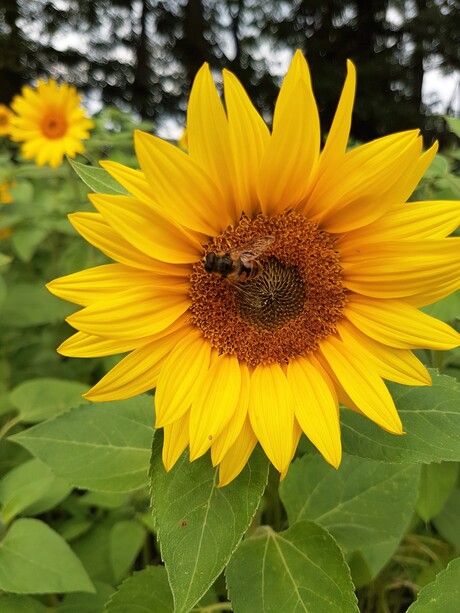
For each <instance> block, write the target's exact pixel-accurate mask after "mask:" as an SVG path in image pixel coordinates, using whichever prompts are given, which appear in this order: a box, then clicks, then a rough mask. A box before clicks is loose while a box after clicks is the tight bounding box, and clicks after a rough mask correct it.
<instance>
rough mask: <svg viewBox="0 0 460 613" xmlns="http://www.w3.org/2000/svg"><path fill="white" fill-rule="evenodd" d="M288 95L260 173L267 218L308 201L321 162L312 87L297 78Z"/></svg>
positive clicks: (316, 113)
mask: <svg viewBox="0 0 460 613" xmlns="http://www.w3.org/2000/svg"><path fill="white" fill-rule="evenodd" d="M286 96H287V103H286V106H285V107H284V108H283V109H282V110H281V111H280V112H279V113H278V120H277V122H274V128H273V132H272V135H271V138H270V141H269V143H268V145H267V147H266V150H265V154H264V157H263V159H262V162H261V166H260V170H259V179H258V190H257V191H258V194H259V200H260V206H261V210H262V213H263V214H264V215H274V214H279V213H283V212H284V211H286V210H288V209H290V208H294V207H296V206H297V205H298V204H299V203H300V202H301V201H302V200H303V199H304V198H305V196H306V194H307V191H308V188H309V185H310V177H311V175H312V173H313V172H314V170H315V169H316V166H317V163H318V156H319V142H320V130H319V119H318V109H317V107H316V102H315V99H314V96H313V92H312V90H311V86H309V84H308V83H307V82H306V81H305V80H304V79H297V80H296V81H295V82H293V83H292V84H290V85H289V90H288V93H286Z"/></svg>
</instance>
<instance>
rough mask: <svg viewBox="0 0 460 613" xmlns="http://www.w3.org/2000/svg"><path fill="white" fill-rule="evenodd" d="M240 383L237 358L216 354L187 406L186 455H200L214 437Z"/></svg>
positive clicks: (230, 409)
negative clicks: (188, 449)
mask: <svg viewBox="0 0 460 613" xmlns="http://www.w3.org/2000/svg"><path fill="white" fill-rule="evenodd" d="M240 387H241V369H240V364H239V360H238V359H237V358H236V357H234V356H232V355H225V354H224V355H220V356H218V357H217V359H216V360H214V362H213V363H212V364H211V366H210V368H209V371H208V375H207V377H206V379H205V380H204V382H203V383H202V385H201V386H200V389H199V390H198V392H197V395H196V397H195V399H194V401H193V402H192V408H191V409H190V459H191V460H192V461H193V460H196V458H199V457H200V456H202V455H203V454H204V453H205V452H206V451H207V450H208V449H209V448H210V447H211V445H212V443H213V442H214V441H215V440H216V438H217V437H218V436H219V434H220V433H221V432H222V430H223V429H224V427H225V426H226V425H227V423H228V422H229V420H230V419H231V417H232V415H233V414H234V412H235V409H236V406H237V403H238V398H239V395H240Z"/></svg>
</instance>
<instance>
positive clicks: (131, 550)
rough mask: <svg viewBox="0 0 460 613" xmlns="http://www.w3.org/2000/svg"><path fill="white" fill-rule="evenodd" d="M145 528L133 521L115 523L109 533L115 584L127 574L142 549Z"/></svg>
mask: <svg viewBox="0 0 460 613" xmlns="http://www.w3.org/2000/svg"><path fill="white" fill-rule="evenodd" d="M145 537H146V531H145V528H144V527H143V526H142V525H141V524H139V522H137V521H134V520H129V519H127V520H123V521H119V522H117V523H116V524H115V525H114V526H113V527H112V530H111V532H110V544H109V547H110V549H109V556H110V565H111V567H112V571H113V576H114V578H115V583H116V584H117V585H118V583H120V581H121V580H122V579H124V578H125V576H126V575H127V574H128V571H129V570H130V568H131V566H132V565H133V563H134V561H135V559H136V558H137V556H138V554H139V551H140V550H141V549H142V545H143V544H144V541H145Z"/></svg>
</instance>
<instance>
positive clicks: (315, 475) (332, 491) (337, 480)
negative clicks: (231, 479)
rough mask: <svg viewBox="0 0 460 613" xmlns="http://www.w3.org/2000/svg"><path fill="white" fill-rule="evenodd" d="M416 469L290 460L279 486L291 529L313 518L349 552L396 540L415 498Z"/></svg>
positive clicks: (413, 466) (355, 460)
mask: <svg viewBox="0 0 460 613" xmlns="http://www.w3.org/2000/svg"><path fill="white" fill-rule="evenodd" d="M419 474H420V466H419V465H417V464H409V465H407V464H405V465H400V464H386V463H383V462H374V461H371V460H361V459H359V458H355V457H351V456H344V458H343V460H342V464H341V466H340V467H339V469H338V470H336V469H335V468H332V467H331V466H329V464H327V463H326V462H325V461H324V460H323V459H322V458H318V457H312V456H308V455H307V456H303V457H302V458H300V459H299V460H296V461H294V462H293V464H292V466H291V468H290V469H289V472H288V474H287V476H286V479H285V480H284V481H283V483H282V484H281V487H280V495H281V499H282V501H283V504H284V506H285V507H286V511H287V514H288V518H289V523H290V524H291V525H292V524H293V523H294V522H297V521H299V520H303V519H305V520H312V521H315V522H317V523H318V524H321V525H322V526H323V527H324V528H327V530H329V532H330V533H331V534H332V535H333V536H334V537H335V538H336V539H337V541H338V543H339V545H340V546H341V547H342V548H343V549H345V550H347V551H349V552H351V551H354V550H359V549H361V548H362V547H369V546H371V545H374V544H377V543H384V542H387V541H389V540H392V539H398V540H399V539H400V538H401V537H402V535H403V533H404V529H405V527H406V526H407V524H408V522H409V520H410V518H411V516H412V513H413V511H414V507H415V503H416V500H417V496H418V480H419Z"/></svg>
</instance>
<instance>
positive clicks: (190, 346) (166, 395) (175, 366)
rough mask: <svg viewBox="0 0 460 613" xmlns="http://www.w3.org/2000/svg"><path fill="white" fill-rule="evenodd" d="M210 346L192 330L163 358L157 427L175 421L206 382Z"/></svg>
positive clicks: (157, 404)
mask: <svg viewBox="0 0 460 613" xmlns="http://www.w3.org/2000/svg"><path fill="white" fill-rule="evenodd" d="M210 358H211V346H210V344H209V342H208V341H207V340H206V339H205V338H204V337H203V335H202V334H201V332H200V331H199V330H196V329H195V330H192V331H191V332H190V333H189V334H188V335H187V336H186V337H185V338H184V339H183V340H182V341H181V342H180V343H178V344H177V346H176V347H175V348H174V349H173V350H172V351H171V353H170V354H169V356H168V357H167V358H166V360H165V362H164V364H163V367H162V369H161V372H160V376H159V378H158V385H157V390H156V393H155V410H156V427H157V428H160V427H162V426H164V425H166V424H169V423H171V422H173V421H176V420H177V419H179V417H181V416H182V415H183V413H184V412H185V411H187V410H188V409H189V408H190V405H191V404H192V401H193V400H194V398H195V396H196V393H197V390H198V389H199V388H200V387H201V385H202V383H203V381H204V379H206V377H207V374H208V370H209V363H210Z"/></svg>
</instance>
